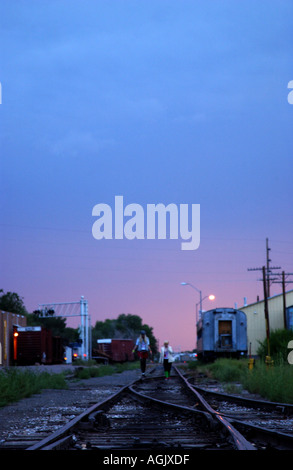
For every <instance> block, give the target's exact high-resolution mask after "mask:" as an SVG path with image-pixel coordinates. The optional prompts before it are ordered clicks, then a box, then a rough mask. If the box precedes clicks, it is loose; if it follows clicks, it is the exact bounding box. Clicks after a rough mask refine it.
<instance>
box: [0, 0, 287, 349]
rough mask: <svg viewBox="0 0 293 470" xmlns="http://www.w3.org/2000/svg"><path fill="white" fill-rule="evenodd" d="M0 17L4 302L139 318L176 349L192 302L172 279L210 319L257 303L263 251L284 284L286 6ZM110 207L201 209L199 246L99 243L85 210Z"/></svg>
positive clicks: (29, 11) (160, 4)
mask: <svg viewBox="0 0 293 470" xmlns="http://www.w3.org/2000/svg"><path fill="white" fill-rule="evenodd" d="M0 9H1V10H0V17H1V44H2V47H1V70H0V74H1V76H0V81H1V84H2V104H1V105H0V119H1V176H0V178H1V180H0V181H1V185H0V186H1V187H0V191H1V214H2V217H1V252H0V262H1V274H0V277H1V279H0V281H1V286H2V288H4V290H11V291H16V292H18V293H19V294H20V295H21V296H23V297H24V301H25V304H26V305H27V306H28V308H29V309H31V310H33V309H35V308H37V306H38V304H39V303H44V302H53V301H55V302H57V301H71V300H75V299H79V297H80V295H84V296H85V298H87V299H88V301H89V308H90V312H91V315H92V323H93V324H94V323H95V321H96V320H103V319H105V318H114V317H116V316H117V315H118V314H119V313H133V314H138V315H140V316H141V317H142V318H143V320H144V321H145V322H146V323H148V324H150V325H151V326H153V327H154V332H155V334H156V335H157V337H158V338H159V339H160V341H161V342H162V341H163V340H164V339H165V338H166V337H167V338H169V339H170V341H171V342H172V343H173V345H174V346H175V347H176V346H178V347H179V346H180V347H182V348H185V347H193V346H194V334H195V327H194V311H195V305H194V304H195V303H196V302H197V301H198V296H197V294H196V292H194V291H193V290H192V289H189V288H183V287H181V286H180V282H181V281H182V280H187V281H189V282H191V283H193V284H194V285H196V286H197V287H198V288H200V289H201V290H202V291H203V295H204V296H205V295H207V294H209V293H211V292H213V293H214V294H215V296H216V303H217V305H216V306H218V307H220V306H233V305H234V303H235V302H237V303H238V306H241V305H242V303H243V297H244V296H246V297H247V298H248V301H250V302H252V301H254V300H255V299H256V295H260V296H262V286H261V283H260V282H258V281H257V279H258V275H257V273H249V272H247V268H248V267H251V266H252V267H254V266H262V265H263V264H264V263H265V239H266V237H268V238H269V240H270V246H271V248H272V251H271V258H272V263H273V264H275V265H279V266H281V267H282V268H283V269H285V270H286V271H288V272H293V263H292V256H293V237H292V230H293V222H292V221H293V217H292V216H293V213H292V212H293V211H292V206H293V205H292V195H291V185H292V148H293V145H292V144H293V138H292V122H293V106H292V105H290V104H288V100H287V95H288V89H287V85H288V82H289V81H290V80H292V79H293V65H292V39H293V38H292V35H293V33H292V31H293V28H292V18H293V5H292V2H291V1H281V2H279V1H268V0H266V1H261V0H260V1H258V2H255V1H235V2H232V1H224V0H223V1H222V0H213V1H212V0H205V1H179V0H170V1H166V0H165V1H162V0H156V1H150V0H148V1H129V0H125V1H123V0H116V1H115V0H111V1H106V0H103V1H90V0H88V1H83V2H81V1H77V0H74V1H63V0H58V1H54V0H51V1H42V2H38V1H32V0H27V1H17V2H11V1H8V0H7V1H5V0H4V1H2V2H1V6H0ZM115 195H123V196H124V200H125V204H129V203H137V204H141V205H142V206H144V207H145V206H146V204H151V203H163V204H166V205H167V204H169V203H175V204H178V205H179V204H180V203H181V204H182V203H185V204H192V203H194V204H200V205H201V244H200V247H199V249H198V250H196V251H194V252H183V251H181V250H180V241H179V240H178V241H176V240H175V241H173V240H172V241H170V240H166V241H162V240H154V241H150V240H137V241H129V240H121V241H118V240H102V241H97V240H94V239H93V237H92V233H91V229H92V224H93V222H94V220H93V217H92V208H93V206H94V205H95V204H98V203H106V204H109V205H111V206H113V205H114V198H115ZM273 291H274V292H275V293H278V292H279V291H280V288H279V286H277V285H275V286H274V287H273ZM206 302H207V303H206V304H205V305H204V307H205V308H209V302H208V301H206ZM214 305H215V304H213V306H214ZM163 336H164V337H163Z"/></svg>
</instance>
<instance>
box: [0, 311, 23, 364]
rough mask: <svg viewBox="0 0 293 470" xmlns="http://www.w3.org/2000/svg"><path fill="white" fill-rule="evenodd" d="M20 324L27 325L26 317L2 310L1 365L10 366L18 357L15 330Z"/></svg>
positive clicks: (0, 333)
mask: <svg viewBox="0 0 293 470" xmlns="http://www.w3.org/2000/svg"><path fill="white" fill-rule="evenodd" d="M18 326H26V317H25V316H24V315H18V314H16V313H10V312H4V311H2V310H0V367H1V366H10V365H12V364H13V362H14V360H15V359H16V353H17V350H16V347H17V346H16V341H15V340H14V336H13V334H14V332H16V330H17V327H18Z"/></svg>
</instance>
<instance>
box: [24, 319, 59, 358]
mask: <svg viewBox="0 0 293 470" xmlns="http://www.w3.org/2000/svg"><path fill="white" fill-rule="evenodd" d="M17 333H18V336H17V364H18V365H33V364H36V363H38V364H58V363H61V362H62V361H63V348H62V345H61V340H60V338H59V337H53V336H52V332H51V331H50V330H46V329H45V328H42V327H41V326H28V327H24V328H18V329H17Z"/></svg>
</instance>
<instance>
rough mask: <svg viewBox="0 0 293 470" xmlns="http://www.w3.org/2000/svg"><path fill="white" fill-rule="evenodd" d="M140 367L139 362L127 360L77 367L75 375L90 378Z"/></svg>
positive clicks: (80, 377) (79, 377)
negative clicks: (121, 362) (111, 363)
mask: <svg viewBox="0 0 293 470" xmlns="http://www.w3.org/2000/svg"><path fill="white" fill-rule="evenodd" d="M138 367H139V362H125V363H123V364H120V363H118V364H115V365H96V366H89V367H84V368H82V369H77V370H76V372H75V375H76V377H77V378H78V379H83V380H84V379H90V378H91V377H103V376H104V375H112V374H117V373H119V374H120V373H122V372H124V371H125V370H134V369H137V368H138Z"/></svg>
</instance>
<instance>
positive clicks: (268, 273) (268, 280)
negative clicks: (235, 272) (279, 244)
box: [248, 238, 281, 297]
mask: <svg viewBox="0 0 293 470" xmlns="http://www.w3.org/2000/svg"><path fill="white" fill-rule="evenodd" d="M270 251H271V248H269V239H268V238H266V266H264V267H261V268H248V271H263V268H264V269H265V273H264V279H259V280H261V281H263V282H264V280H265V281H266V293H267V296H268V297H270V296H271V289H270V287H271V283H272V282H273V281H275V280H276V279H277V278H274V277H271V276H275V275H276V273H274V272H273V270H275V269H281V267H280V266H270V262H271V261H272V260H271V259H270V253H269V252H270Z"/></svg>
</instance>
